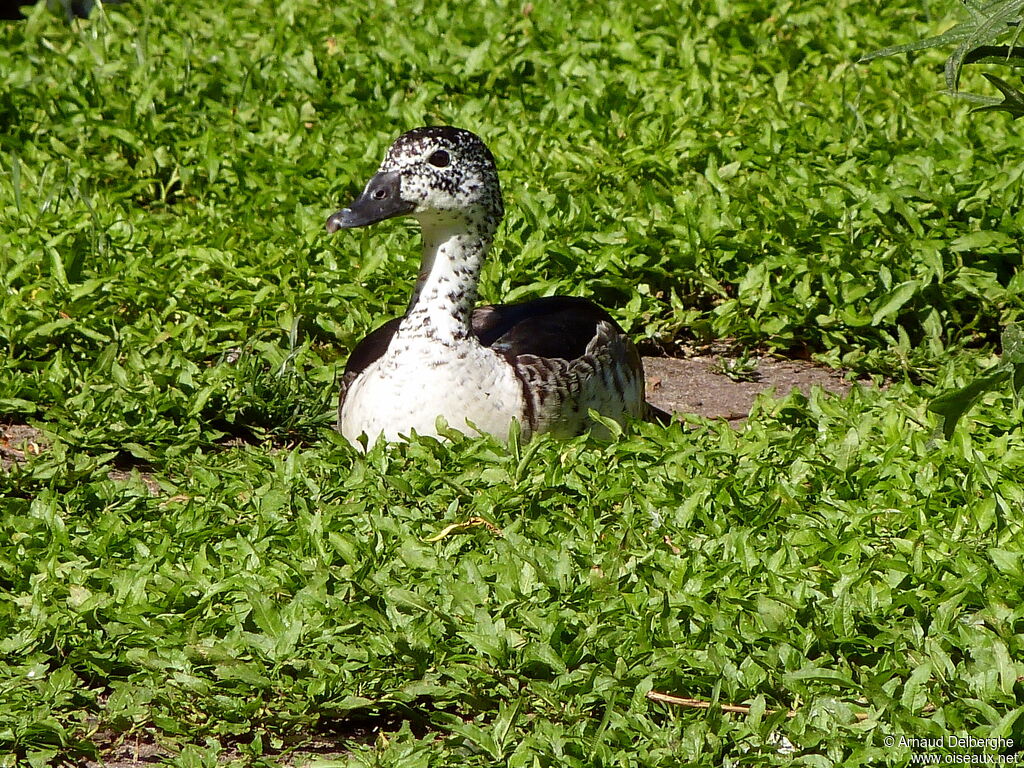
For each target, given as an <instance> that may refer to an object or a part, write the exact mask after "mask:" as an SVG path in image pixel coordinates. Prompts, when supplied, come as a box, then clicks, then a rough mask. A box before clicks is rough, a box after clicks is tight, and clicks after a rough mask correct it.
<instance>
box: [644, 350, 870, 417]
mask: <svg viewBox="0 0 1024 768" xmlns="http://www.w3.org/2000/svg"><path fill="white" fill-rule="evenodd" d="M729 363H735V358H734V357H730V356H729V355H727V354H724V353H723V354H718V353H714V352H712V353H708V354H700V355H696V356H694V357H687V358H673V357H645V358H644V372H645V373H646V374H647V399H648V400H649V401H650V402H651V403H652V404H654V405H656V406H658V407H659V408H661V409H662V410H665V411H668V412H669V413H692V414H697V415H699V416H704V417H706V418H710V419H726V420H728V421H731V422H739V421H741V420H742V419H745V418H746V417H747V416H748V415H749V414H750V409H751V407H752V406H753V404H754V398H756V397H757V396H758V395H759V394H761V393H762V392H769V391H771V392H774V394H775V396H776V397H785V396H786V395H788V394H789V393H790V392H792V391H793V390H799V391H800V392H802V393H804V394H805V395H807V394H810V391H811V389H812V388H813V387H815V386H818V387H821V388H822V389H824V390H825V391H827V392H832V393H833V394H836V395H840V396H842V395H845V394H847V393H848V392H849V391H850V389H852V388H853V384H854V382H852V381H850V380H849V379H848V378H847V377H846V376H845V375H844V374H843V372H842V371H837V370H835V369H832V368H826V367H824V366H820V365H815V364H814V363H809V362H806V361H804V360H779V359H776V358H773V357H768V356H756V355H755V356H751V357H750V358H749V363H750V366H749V371H747V372H746V374H745V375H744V376H743V380H740V381H737V380H735V379H734V378H731V377H730V376H728V375H727V374H726V373H725V372H724V370H723V369H724V367H725V366H726V365H727V364H729Z"/></svg>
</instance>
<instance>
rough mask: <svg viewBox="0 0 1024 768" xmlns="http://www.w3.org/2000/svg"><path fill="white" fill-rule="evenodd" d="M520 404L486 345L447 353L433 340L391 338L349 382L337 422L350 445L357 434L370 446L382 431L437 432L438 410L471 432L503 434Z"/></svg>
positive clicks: (508, 370) (511, 380) (506, 371)
mask: <svg viewBox="0 0 1024 768" xmlns="http://www.w3.org/2000/svg"><path fill="white" fill-rule="evenodd" d="M524 408H525V401H524V399H523V387H522V384H521V383H520V381H519V379H518V378H517V377H516V374H515V372H514V371H513V370H512V367H511V366H510V365H509V364H508V363H507V362H506V361H505V359H504V358H502V357H501V356H500V355H499V354H498V353H496V352H494V351H493V350H491V349H487V348H485V347H482V346H480V345H479V344H478V343H476V342H475V341H473V342H470V343H466V344H464V345H460V346H459V348H458V354H455V350H452V349H451V348H445V347H443V346H442V347H440V348H439V346H438V345H437V343H436V342H433V341H427V340H417V339H410V340H408V341H406V340H403V339H402V338H401V337H400V336H396V337H395V339H393V341H392V344H391V346H390V348H389V349H388V351H387V353H385V354H384V356H383V357H381V358H380V359H378V360H376V361H375V362H373V363H372V364H370V365H369V366H368V367H367V368H366V369H365V370H364V371H363V372H362V373H361V374H360V375H359V377H358V378H356V380H355V381H353V382H352V384H351V385H350V387H349V389H348V392H347V393H346V395H345V402H344V404H343V405H342V409H341V419H340V428H341V433H342V434H343V435H344V436H345V438H346V439H347V440H348V441H349V442H351V443H352V444H353V445H357V444H358V443H357V442H356V440H357V438H358V437H359V436H360V435H362V434H366V436H367V437H368V438H369V440H370V444H371V445H372V444H373V443H374V442H375V441H376V440H377V438H378V437H380V436H382V435H383V437H384V439H385V440H387V441H394V440H399V439H401V438H402V437H403V436H408V435H409V433H410V431H411V430H413V429H415V430H416V432H417V433H418V434H420V435H434V436H437V435H438V432H437V418H438V416H441V417H443V418H444V420H445V421H446V422H447V423H448V426H449V427H451V428H453V429H456V430H459V431H460V432H464V433H466V434H476V432H477V430H479V431H480V432H484V433H488V434H491V435H494V436H495V437H497V438H499V439H502V440H504V439H505V438H506V437H507V435H508V429H509V426H510V425H511V423H512V420H513V419H519V420H522V419H523V411H524ZM471 425H472V426H471ZM474 427H475V429H474Z"/></svg>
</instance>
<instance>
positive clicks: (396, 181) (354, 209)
mask: <svg viewBox="0 0 1024 768" xmlns="http://www.w3.org/2000/svg"><path fill="white" fill-rule="evenodd" d="M401 192H402V179H401V176H400V175H399V173H398V172H397V171H390V172H388V173H378V174H376V175H375V176H374V177H373V178H372V179H370V181H369V182H367V184H366V189H364V190H363V194H361V195H360V196H359V197H357V198H356V199H355V200H354V201H353V203H352V204H351V205H350V206H349V207H348V208H342V209H341V210H340V211H338V212H337V213H335V214H333V215H332V216H331V217H330V218H329V219H327V231H328V232H331V233H334V232H337V231H338V230H339V229H352V228H353V227H366V226H369V225H370V224H376V223H377V222H378V221H384V220H385V219H390V218H394V217H395V216H402V215H404V214H407V213H412V212H413V210H414V209H415V208H416V205H415V204H414V203H410V202H407V201H405V200H403V199H402V195H401Z"/></svg>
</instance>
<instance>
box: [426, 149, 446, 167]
mask: <svg viewBox="0 0 1024 768" xmlns="http://www.w3.org/2000/svg"><path fill="white" fill-rule="evenodd" d="M451 161H452V159H451V157H449V155H448V153H447V152H445V151H444V150H443V149H439V150H437V151H436V152H434V153H433V154H432V155H431V156H430V157H428V158H427V162H428V163H430V164H431V165H433V166H434V167H436V168H447V167H448V164H449V163H450V162H451Z"/></svg>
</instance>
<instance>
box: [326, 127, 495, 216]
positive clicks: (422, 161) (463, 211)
mask: <svg viewBox="0 0 1024 768" xmlns="http://www.w3.org/2000/svg"><path fill="white" fill-rule="evenodd" d="M503 213H504V208H503V206H502V200H501V185H500V184H499V182H498V172H497V169H496V168H495V165H494V157H493V156H492V155H491V152H490V150H489V149H487V146H486V145H485V144H484V143H483V141H481V140H480V138H479V137H478V136H476V135H475V134H473V133H471V132H470V131H467V130H464V129H462V128H452V127H450V126H429V127H425V128H414V129H413V130H411V131H409V132H407V133H404V134H402V135H401V136H399V137H398V139H396V140H395V143H394V144H392V145H391V148H390V149H388V152H387V155H386V156H385V157H384V162H383V163H381V165H380V168H379V169H378V170H377V173H376V174H374V176H373V178H371V179H370V180H369V182H367V184H366V187H365V189H363V193H362V194H361V195H359V197H358V198H356V199H355V201H353V202H352V204H351V205H349V206H348V208H343V209H342V210H340V211H338V212H337V213H335V214H333V215H332V216H331V217H330V218H329V219H327V231H328V232H331V233H333V232H337V231H338V230H339V229H350V228H352V227H365V226H368V225H370V224H376V223H377V222H378V221H384V220H385V219H390V218H394V217H396V216H405V215H412V216H413V217H415V218H416V219H418V220H419V221H420V223H421V224H422V225H425V226H427V225H437V224H444V223H451V224H455V225H475V227H480V228H482V229H484V230H489V231H491V232H493V231H494V230H496V229H497V227H498V224H499V223H500V221H501V217H502V215H503Z"/></svg>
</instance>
